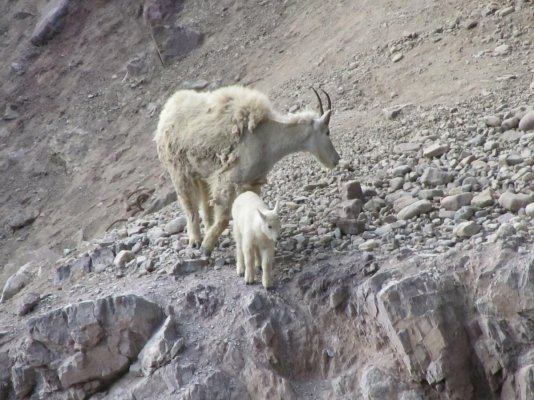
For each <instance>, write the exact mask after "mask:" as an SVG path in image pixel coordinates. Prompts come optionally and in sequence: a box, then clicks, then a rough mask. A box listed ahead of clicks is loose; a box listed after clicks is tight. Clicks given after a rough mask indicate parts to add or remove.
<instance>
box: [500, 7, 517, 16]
mask: <svg viewBox="0 0 534 400" xmlns="http://www.w3.org/2000/svg"><path fill="white" fill-rule="evenodd" d="M514 11H515V7H514V6H508V7H504V8H501V9H500V10H499V11H497V15H499V16H500V17H506V16H507V15H509V14H512V13H513V12H514Z"/></svg>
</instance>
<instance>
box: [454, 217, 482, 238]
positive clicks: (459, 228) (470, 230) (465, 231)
mask: <svg viewBox="0 0 534 400" xmlns="http://www.w3.org/2000/svg"><path fill="white" fill-rule="evenodd" d="M480 229H481V227H480V225H478V224H477V223H476V222H475V221H465V222H461V223H459V224H458V225H456V226H455V227H454V230H453V233H454V234H455V235H456V236H458V237H460V238H466V237H471V236H473V235H476V234H477V233H478V232H480Z"/></svg>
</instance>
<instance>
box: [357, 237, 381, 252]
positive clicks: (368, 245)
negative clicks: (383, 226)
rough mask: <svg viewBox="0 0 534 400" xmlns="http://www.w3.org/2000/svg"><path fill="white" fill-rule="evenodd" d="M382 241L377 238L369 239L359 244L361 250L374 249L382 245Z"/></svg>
mask: <svg viewBox="0 0 534 400" xmlns="http://www.w3.org/2000/svg"><path fill="white" fill-rule="evenodd" d="M381 244H382V243H381V242H380V240H377V239H369V240H367V241H365V242H363V243H361V244H360V245H359V246H358V249H360V250H361V251H373V250H375V249H377V248H378V247H380V245H381Z"/></svg>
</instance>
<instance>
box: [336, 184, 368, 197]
mask: <svg viewBox="0 0 534 400" xmlns="http://www.w3.org/2000/svg"><path fill="white" fill-rule="evenodd" d="M341 199H342V200H343V201H346V200H354V199H360V200H362V201H363V199H364V197H363V191H362V187H361V185H360V182H358V181H350V182H347V183H345V184H344V185H343V187H342V189H341Z"/></svg>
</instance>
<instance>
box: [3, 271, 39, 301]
mask: <svg viewBox="0 0 534 400" xmlns="http://www.w3.org/2000/svg"><path fill="white" fill-rule="evenodd" d="M30 269H31V264H30V263H28V264H25V265H23V266H22V267H20V268H19V270H18V271H17V272H16V273H14V274H13V275H11V276H10V277H9V278H8V279H7V281H6V283H5V284H4V288H3V290H2V297H1V298H0V303H4V302H6V301H7V300H9V299H10V298H12V297H13V296H15V295H16V294H17V293H18V292H20V291H21V290H22V289H23V288H24V287H25V286H26V285H28V284H29V283H30V281H31V279H32V275H31V272H30Z"/></svg>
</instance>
